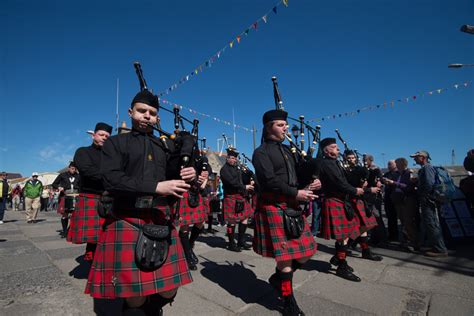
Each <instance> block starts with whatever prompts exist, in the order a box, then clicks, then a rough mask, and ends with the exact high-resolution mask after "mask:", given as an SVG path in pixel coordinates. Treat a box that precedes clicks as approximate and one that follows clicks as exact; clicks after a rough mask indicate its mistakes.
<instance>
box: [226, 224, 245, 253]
mask: <svg viewBox="0 0 474 316" xmlns="http://www.w3.org/2000/svg"><path fill="white" fill-rule="evenodd" d="M227 237H228V238H229V246H228V249H229V250H230V251H234V252H241V251H242V250H241V249H240V248H239V247H238V246H237V244H236V243H235V240H234V228H233V227H229V226H228V227H227Z"/></svg>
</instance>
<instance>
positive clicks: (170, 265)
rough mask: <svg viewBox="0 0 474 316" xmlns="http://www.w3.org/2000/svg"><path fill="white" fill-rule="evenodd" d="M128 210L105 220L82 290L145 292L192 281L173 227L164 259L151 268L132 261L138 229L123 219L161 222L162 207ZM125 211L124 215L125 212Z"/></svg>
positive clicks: (108, 294)
mask: <svg viewBox="0 0 474 316" xmlns="http://www.w3.org/2000/svg"><path fill="white" fill-rule="evenodd" d="M130 213H133V211H129V212H127V213H123V214H122V215H117V216H118V217H120V219H123V220H107V224H108V225H107V227H106V229H105V231H104V232H103V233H102V234H101V236H100V239H99V243H98V245H97V250H96V253H95V257H94V262H93V263H92V267H91V271H90V273H89V278H88V280H87V286H86V290H85V293H86V294H90V295H91V296H92V297H94V298H108V299H113V298H118V297H123V298H125V297H133V296H148V295H152V294H155V293H160V292H164V291H170V290H172V289H175V288H177V287H180V286H182V285H185V284H188V283H191V282H192V277H191V273H190V272H189V269H188V264H187V263H186V258H185V256H184V250H183V247H182V245H181V242H180V240H179V237H178V231H177V230H176V228H175V227H172V230H171V244H170V247H169V253H168V258H167V259H166V262H165V263H164V264H163V265H162V266H161V267H160V268H159V269H157V270H155V271H152V272H144V271H141V270H140V269H139V268H138V267H137V266H136V264H135V244H136V242H137V240H138V235H139V232H138V229H137V228H136V227H133V226H131V225H130V224H129V223H126V222H125V221H124V220H126V221H128V222H130V223H135V224H137V225H140V226H141V225H143V224H145V223H155V224H164V218H165V213H164V212H163V211H157V210H153V211H146V210H140V211H136V215H135V216H134V217H129V216H130V215H128V214H130ZM125 214H127V215H125Z"/></svg>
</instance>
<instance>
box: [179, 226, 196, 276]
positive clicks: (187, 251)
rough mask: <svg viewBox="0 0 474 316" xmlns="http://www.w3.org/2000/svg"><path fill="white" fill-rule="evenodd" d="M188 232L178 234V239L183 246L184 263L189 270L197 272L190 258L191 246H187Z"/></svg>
mask: <svg viewBox="0 0 474 316" xmlns="http://www.w3.org/2000/svg"><path fill="white" fill-rule="evenodd" d="M188 235H189V234H188V232H181V231H180V232H179V239H180V240H181V244H182V245H183V250H184V256H185V257H186V262H187V263H188V267H189V270H192V271H195V270H197V267H196V264H195V263H194V261H193V259H192V256H191V246H190V244H189V237H188Z"/></svg>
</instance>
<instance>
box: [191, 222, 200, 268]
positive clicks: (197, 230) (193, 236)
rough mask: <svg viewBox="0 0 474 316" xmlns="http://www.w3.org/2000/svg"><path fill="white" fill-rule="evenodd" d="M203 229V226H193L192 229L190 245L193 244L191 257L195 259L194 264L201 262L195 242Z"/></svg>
mask: <svg viewBox="0 0 474 316" xmlns="http://www.w3.org/2000/svg"><path fill="white" fill-rule="evenodd" d="M202 230H203V229H202V228H199V227H197V226H193V229H192V230H191V237H189V245H190V246H191V259H192V260H193V261H194V264H198V263H199V259H198V257H197V256H196V254H195V253H194V242H195V241H196V240H197V239H198V237H199V235H200V234H201V232H202Z"/></svg>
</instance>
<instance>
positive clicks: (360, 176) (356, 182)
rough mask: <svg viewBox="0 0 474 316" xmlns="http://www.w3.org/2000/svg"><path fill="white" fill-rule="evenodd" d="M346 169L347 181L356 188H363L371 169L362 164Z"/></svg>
mask: <svg viewBox="0 0 474 316" xmlns="http://www.w3.org/2000/svg"><path fill="white" fill-rule="evenodd" d="M345 171H346V178H347V182H349V184H350V185H352V186H353V187H356V188H362V185H363V184H364V182H365V181H366V180H367V178H368V176H369V170H367V168H365V167H362V166H354V167H352V168H350V169H349V168H348V169H346V170H345Z"/></svg>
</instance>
